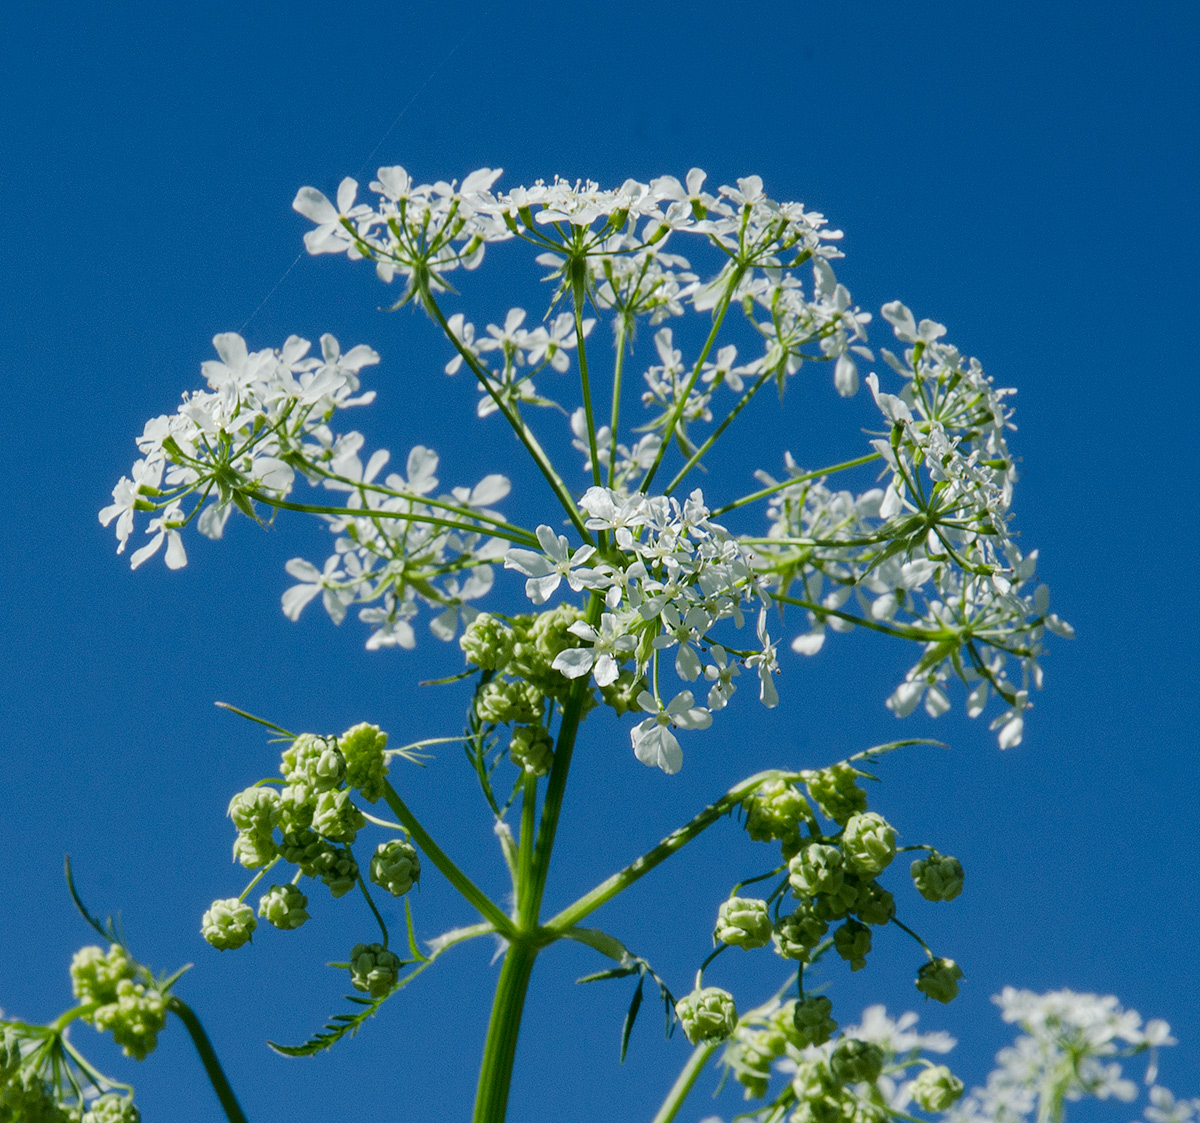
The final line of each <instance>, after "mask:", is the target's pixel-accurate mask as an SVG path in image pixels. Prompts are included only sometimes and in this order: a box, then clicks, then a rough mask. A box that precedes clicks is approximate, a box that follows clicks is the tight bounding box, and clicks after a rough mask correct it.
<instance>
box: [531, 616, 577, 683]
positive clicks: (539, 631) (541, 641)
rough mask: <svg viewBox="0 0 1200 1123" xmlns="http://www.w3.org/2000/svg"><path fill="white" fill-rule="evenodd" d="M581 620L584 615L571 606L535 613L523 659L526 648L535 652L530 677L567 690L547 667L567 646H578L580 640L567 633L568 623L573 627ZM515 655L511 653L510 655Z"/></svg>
mask: <svg viewBox="0 0 1200 1123" xmlns="http://www.w3.org/2000/svg"><path fill="white" fill-rule="evenodd" d="M583 618H584V613H583V612H581V611H580V610H579V609H578V608H576V607H575V606H574V605H573V604H567V603H566V602H565V601H564V602H563V603H562V604H556V605H555V606H554V607H553V608H551V609H550V610H549V611H547V612H539V613H538V614H537V615H536V616H535V617H534V618H533V623H532V624H531V625H530V627H529V640H528V644H527V645H526V649H525V652H524V658H525V659H529V658H530V654H531V653H530V651H529V647H530V646H532V648H533V652H534V653H536V654H535V657H534V660H533V663H532V665H530V666H529V669H530V670H531V671H533V672H534V674H533V676H532V677H535V678H542V679H546V680H549V681H550V682H556V684H557V683H562V684H563V686H564V687H567V688H569V687H570V682H569V681H565V680H564V679H563V677H562V675H560V674H558V672H552V670H551V664H552V663H553V662H554V660H555V659H557V658H558V656H559V655H560V654H561V653H562V652H564V651H566V650H567V648H569V647H579V646H581V645H582V643H583V641H582V640H581V639H580V638H579V637H578V636H577V635H575V633H574V632H572V631H570V630H569V629H570V627H571V625H572V624H577V623H578V622H579V621H580V620H582V619H583ZM514 654H515V652H514ZM556 680H557V681H556Z"/></svg>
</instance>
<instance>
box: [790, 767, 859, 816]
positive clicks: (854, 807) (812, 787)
mask: <svg viewBox="0 0 1200 1123" xmlns="http://www.w3.org/2000/svg"><path fill="white" fill-rule="evenodd" d="M803 776H804V782H805V784H806V785H807V786H808V794H809V795H811V796H812V797H813V800H814V801H815V802H816V805H817V806H818V807H819V808H820V809H821V814H822V815H824V816H825V817H826V818H828V819H832V820H833V821H834V822H835V823H837V824H839V825H842V826H844V825H845V823H846V822H847V820H849V818H850V816H851V815H853V814H855V813H856V812H859V811H866V809H867V793H866V792H864V791H863V790H862V788H860V787H859V786H858V782H857V777H858V772H857V771H856V770H855V769H854V768H852V767H851V766H850V765H849V764H845V763H842V764H834V765H831V766H830V767H829V768H822V769H821V770H820V771H819V772H805V773H803Z"/></svg>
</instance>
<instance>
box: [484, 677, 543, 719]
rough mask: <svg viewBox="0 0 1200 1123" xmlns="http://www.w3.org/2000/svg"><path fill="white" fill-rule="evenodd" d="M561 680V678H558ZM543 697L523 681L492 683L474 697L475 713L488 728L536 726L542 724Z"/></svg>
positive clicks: (539, 691) (486, 683)
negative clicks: (516, 725)
mask: <svg viewBox="0 0 1200 1123" xmlns="http://www.w3.org/2000/svg"><path fill="white" fill-rule="evenodd" d="M559 677H561V676H559ZM542 699H543V695H542V692H541V690H539V689H538V688H537V687H536V686H535V685H534V684H533V683H531V682H526V681H525V680H523V679H492V681H491V682H485V683H484V684H483V685H482V686H481V687H480V688H479V690H478V692H477V693H476V695H475V712H476V714H478V715H479V720H480V721H484V722H487V723H488V724H489V725H506V724H510V723H512V724H522V725H538V724H540V723H541V720H542Z"/></svg>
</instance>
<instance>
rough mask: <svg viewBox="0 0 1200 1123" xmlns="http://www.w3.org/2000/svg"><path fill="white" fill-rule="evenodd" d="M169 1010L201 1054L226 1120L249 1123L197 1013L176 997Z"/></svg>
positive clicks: (169, 999) (169, 1001)
mask: <svg viewBox="0 0 1200 1123" xmlns="http://www.w3.org/2000/svg"><path fill="white" fill-rule="evenodd" d="M167 1009H168V1010H170V1011H171V1012H172V1013H173V1014H176V1015H177V1016H178V1018H179V1020H180V1021H181V1022H183V1024H184V1027H185V1028H186V1029H187V1031H188V1033H189V1035H190V1036H191V1038H192V1044H193V1045H195V1046H196V1052H197V1053H199V1054H200V1061H201V1063H202V1064H203V1065H204V1071H205V1072H206V1073H207V1074H208V1080H209V1083H210V1084H212V1086H213V1091H214V1092H216V1093H217V1099H219V1100H220V1101H221V1108H222V1110H223V1111H224V1112H225V1118H226V1119H228V1120H229V1123H247V1121H246V1116H245V1114H244V1113H243V1112H242V1108H241V1105H240V1104H239V1103H238V1101H237V1096H235V1095H234V1094H233V1088H231V1087H230V1085H229V1080H228V1078H227V1077H226V1076H225V1070H224V1069H222V1068H221V1062H220V1061H219V1060H217V1053H216V1050H215V1049H213V1046H212V1042H211V1041H210V1040H209V1039H208V1034H207V1033H205V1032H204V1026H202V1025H201V1024H200V1019H199V1018H198V1017H196V1014H195V1011H194V1010H193V1009H192V1008H191V1007H190V1006H189V1005H188V1004H187V1003H186V1002H184V1001H183V1000H182V999H180V998H176V997H175V995H171V996H170V998H168V999H167Z"/></svg>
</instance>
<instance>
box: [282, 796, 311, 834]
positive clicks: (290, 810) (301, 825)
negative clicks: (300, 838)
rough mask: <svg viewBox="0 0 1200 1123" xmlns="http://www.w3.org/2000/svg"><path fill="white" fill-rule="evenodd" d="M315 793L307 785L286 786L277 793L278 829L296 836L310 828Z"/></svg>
mask: <svg viewBox="0 0 1200 1123" xmlns="http://www.w3.org/2000/svg"><path fill="white" fill-rule="evenodd" d="M316 802H317V792H316V790H315V789H314V788H311V787H309V786H308V785H307V784H288V785H287V787H285V788H284V789H283V790H282V791H281V792H280V793H279V829H280V830H281V831H282V832H283V833H284V834H296V833H297V832H299V831H306V830H308V828H309V827H311V826H312V819H313V808H314V807H315V806H316Z"/></svg>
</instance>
